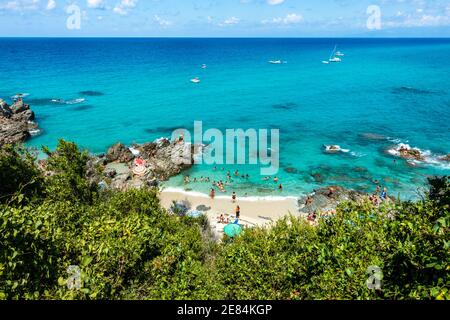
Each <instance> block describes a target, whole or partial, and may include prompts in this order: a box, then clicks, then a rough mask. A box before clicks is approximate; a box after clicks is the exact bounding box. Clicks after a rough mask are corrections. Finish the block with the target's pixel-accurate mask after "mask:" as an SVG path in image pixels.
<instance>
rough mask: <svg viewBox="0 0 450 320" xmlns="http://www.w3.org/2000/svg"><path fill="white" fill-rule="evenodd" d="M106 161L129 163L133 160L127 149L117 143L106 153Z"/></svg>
mask: <svg viewBox="0 0 450 320" xmlns="http://www.w3.org/2000/svg"><path fill="white" fill-rule="evenodd" d="M106 159H107V160H108V161H109V162H114V161H119V162H130V161H131V160H133V159H134V155H133V153H131V151H130V149H129V148H127V147H125V146H124V145H123V144H121V143H117V144H115V145H113V146H112V147H111V148H109V150H108V153H107V154H106Z"/></svg>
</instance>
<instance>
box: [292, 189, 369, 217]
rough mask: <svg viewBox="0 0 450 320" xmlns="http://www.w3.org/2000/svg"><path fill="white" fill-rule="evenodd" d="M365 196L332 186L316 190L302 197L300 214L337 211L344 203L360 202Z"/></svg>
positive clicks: (299, 202)
mask: <svg viewBox="0 0 450 320" xmlns="http://www.w3.org/2000/svg"><path fill="white" fill-rule="evenodd" d="M364 196H365V194H363V193H361V192H358V191H355V190H349V189H345V188H343V187H339V186H330V187H327V188H321V189H318V190H315V191H314V192H313V193H312V194H310V195H308V196H304V197H301V198H300V199H299V201H298V204H299V207H300V212H301V213H304V214H312V213H324V212H330V211H333V210H336V208H337V206H338V205H339V204H340V203H341V202H344V201H349V200H351V201H360V200H362V199H363V198H364Z"/></svg>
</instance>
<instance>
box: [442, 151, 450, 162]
mask: <svg viewBox="0 0 450 320" xmlns="http://www.w3.org/2000/svg"><path fill="white" fill-rule="evenodd" d="M440 160H442V161H449V162H450V153H449V154H448V155H446V156H443V157H442V158H440Z"/></svg>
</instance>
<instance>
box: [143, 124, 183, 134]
mask: <svg viewBox="0 0 450 320" xmlns="http://www.w3.org/2000/svg"><path fill="white" fill-rule="evenodd" d="M183 128H184V129H186V130H189V129H188V128H186V127H184V126H179V127H157V128H151V129H145V132H146V133H148V134H157V133H159V134H162V135H166V134H170V133H172V132H174V131H175V130H178V129H183Z"/></svg>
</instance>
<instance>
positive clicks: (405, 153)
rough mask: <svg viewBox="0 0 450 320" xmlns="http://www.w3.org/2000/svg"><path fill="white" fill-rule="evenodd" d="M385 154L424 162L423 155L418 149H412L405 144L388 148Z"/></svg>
mask: <svg viewBox="0 0 450 320" xmlns="http://www.w3.org/2000/svg"><path fill="white" fill-rule="evenodd" d="M386 152H387V153H388V154H391V155H394V156H397V157H400V158H403V159H405V160H416V161H425V160H426V159H425V155H424V154H423V153H422V151H421V150H420V149H417V148H412V147H410V146H409V145H407V144H403V143H401V144H399V145H397V146H391V147H389V148H388V149H387V150H386Z"/></svg>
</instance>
